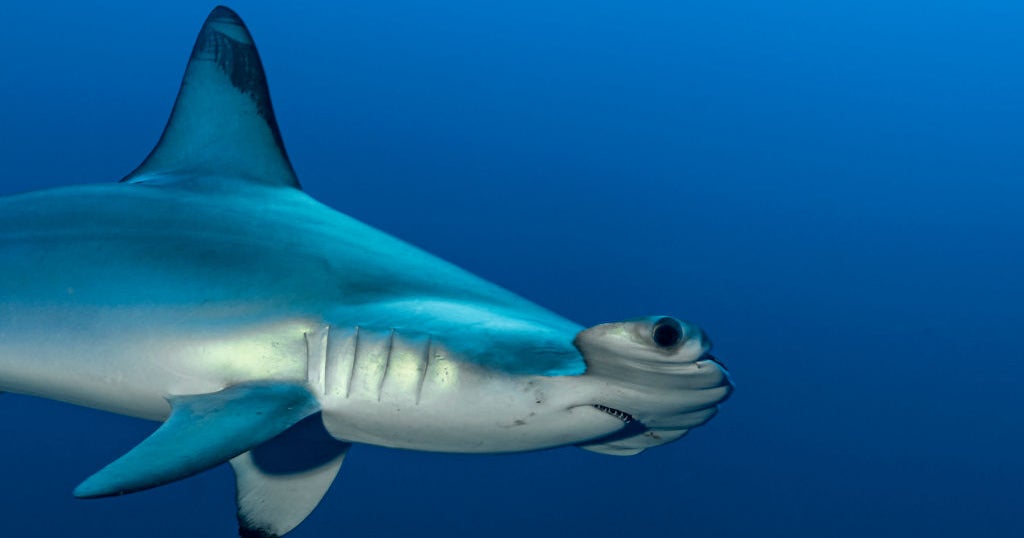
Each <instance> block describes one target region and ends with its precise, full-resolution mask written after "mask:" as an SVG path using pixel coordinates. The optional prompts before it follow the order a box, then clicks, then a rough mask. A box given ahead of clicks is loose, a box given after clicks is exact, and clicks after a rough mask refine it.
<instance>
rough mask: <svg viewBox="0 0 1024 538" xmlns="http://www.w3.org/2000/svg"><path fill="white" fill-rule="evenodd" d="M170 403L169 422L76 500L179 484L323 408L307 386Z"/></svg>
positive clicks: (238, 388) (78, 491) (263, 387)
mask: <svg viewBox="0 0 1024 538" xmlns="http://www.w3.org/2000/svg"><path fill="white" fill-rule="evenodd" d="M169 401H170V403H171V415H170V417H168V419H167V421H166V422H164V424H163V425H162V426H160V428H158V429H157V430H156V431H155V432H153V434H152V435H150V436H149V437H147V438H146V439H145V440H143V441H142V442H141V443H139V444H138V446H136V447H135V448H133V449H132V450H130V451H129V452H128V453H127V454H125V455H124V456H121V457H120V458H119V459H117V460H116V461H114V462H113V463H111V464H110V465H107V466H106V467H104V468H103V469H101V470H100V471H99V472H97V473H96V474H94V475H92V476H90V477H89V478H88V479H86V480H85V481H84V482H82V483H81V484H79V486H78V487H77V488H75V496H76V497H85V498H92V497H106V496H109V495H119V494H123V493H132V492H135V491H140V490H144V489H149V488H152V487H156V486H160V485H163V484H167V483H169V482H174V481H176V480H181V479H182V478H186V477H189V476H192V475H194V474H197V473H200V472H202V471H205V470H207V469H210V468H211V467H215V466H217V465H219V464H221V463H223V462H225V461H228V460H229V459H231V458H233V457H235V456H237V455H239V454H241V453H242V452H245V451H246V450H249V449H250V448H252V447H255V446H257V445H260V444H262V443H264V442H266V441H267V440H269V439H272V438H273V437H275V436H277V435H278V434H280V433H281V432H283V431H285V430H287V429H288V428H290V427H292V426H293V425H295V424H296V423H298V422H299V421H301V420H302V419H304V418H306V417H308V416H309V415H311V414H313V413H316V412H317V411H318V410H319V405H318V403H317V402H316V399H315V398H314V397H313V396H312V395H311V394H310V393H309V391H308V390H306V388H305V387H302V386H300V385H293V384H285V383H249V384H244V385H235V386H232V387H228V388H226V389H224V390H222V391H220V392H215V393H212V394H199V395H191V396H178V397H173V398H170V399H169Z"/></svg>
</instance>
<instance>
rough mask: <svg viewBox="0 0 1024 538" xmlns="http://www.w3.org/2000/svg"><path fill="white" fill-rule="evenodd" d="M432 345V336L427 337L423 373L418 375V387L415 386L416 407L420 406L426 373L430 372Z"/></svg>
mask: <svg viewBox="0 0 1024 538" xmlns="http://www.w3.org/2000/svg"><path fill="white" fill-rule="evenodd" d="M433 345H434V337H433V335H429V334H428V335H427V345H426V349H425V350H424V351H423V372H422V373H421V374H420V382H419V385H417V386H416V405H419V404H420V398H421V397H422V396H423V385H424V384H425V383H426V381H427V371H428V370H430V356H431V355H432V353H431V347H433Z"/></svg>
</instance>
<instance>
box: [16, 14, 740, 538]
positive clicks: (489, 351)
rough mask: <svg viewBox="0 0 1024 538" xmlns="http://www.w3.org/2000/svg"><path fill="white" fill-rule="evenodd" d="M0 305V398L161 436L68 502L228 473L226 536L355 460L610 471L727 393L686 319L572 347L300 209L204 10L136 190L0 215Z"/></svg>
mask: <svg viewBox="0 0 1024 538" xmlns="http://www.w3.org/2000/svg"><path fill="white" fill-rule="evenodd" d="M0 297H3V301H2V302H0V391H9V392H17V393H23V394H29V395H35V396H40V397H44V398H50V399H55V400H61V401H65V402H69V403H73V404H77V405H82V406H87V407H91V408H96V409H101V410H106V411H111V412H115V413H121V414H125V415H130V416H134V417H140V418H145V419H150V420H156V421H162V422H163V425H161V426H160V427H159V428H157V430H156V431H155V432H154V433H153V434H152V435H151V436H150V437H148V438H146V439H145V440H143V441H142V442H141V443H140V444H139V445H137V446H136V447H135V448H133V449H132V450H131V451H129V452H128V453H126V454H125V455H124V456H122V457H121V458H119V459H118V460H116V461H114V462H113V463H111V464H109V465H108V466H107V467H105V468H103V469H102V470H100V471H99V472H97V473H95V474H94V475H92V476H90V477H89V478H87V479H86V480H85V481H83V482H82V483H81V484H80V485H79V486H78V488H76V490H75V494H76V495H77V496H79V497H83V498H92V497H103V496H110V495H118V494H123V493H130V492H134V491H140V490H143V489H148V488H152V487H156V486H159V485H162V484H166V483H169V482H173V481H176V480H180V479H182V478H186V477H188V476H192V475H194V474H197V473H200V472H202V471H205V470H207V469H210V468H212V467H214V466H216V465H219V464H221V463H224V462H230V463H231V465H232V468H233V469H234V471H235V475H236V480H237V492H238V495H237V499H236V500H237V503H238V520H239V529H240V530H239V533H240V535H241V536H250V537H252V536H258V537H267V536H280V535H283V534H286V533H287V532H289V531H290V530H292V529H293V528H295V526H297V525H298V524H300V523H301V522H302V521H303V520H304V519H305V518H306V516H307V515H308V514H309V513H310V512H311V511H312V510H313V509H314V508H315V507H316V505H317V504H318V503H319V502H320V499H321V498H322V497H323V495H324V493H325V492H326V491H327V488H328V487H329V486H330V485H331V483H332V482H333V480H334V478H335V476H336V474H337V472H338V470H339V468H340V466H341V464H342V462H343V461H344V458H345V456H346V454H347V452H348V449H349V447H350V446H351V444H352V443H370V444H376V445H381V446H388V447H397V448H406V449H413V450H426V451H442V452H459V453H499V452H518V451H529V450H539V449H545V448H553V447H559V446H571V445H574V446H579V447H581V448H584V449H587V450H591V451H594V452H599V453H604V454H613V455H630V454H636V453H638V452H641V451H643V450H645V449H647V448H650V447H653V446H658V445H661V444H665V443H668V442H671V441H674V440H676V439H678V438H680V437H682V436H683V435H684V434H686V433H687V432H688V431H689V430H690V429H692V428H694V427H697V426H700V425H701V424H703V423H705V422H707V421H708V420H710V419H711V417H712V416H714V414H715V413H716V412H717V409H718V404H720V403H721V402H722V401H724V400H725V399H726V398H727V397H728V396H729V394H730V393H731V391H732V384H731V382H730V379H729V375H728V373H727V372H726V370H725V369H724V367H722V366H721V364H720V363H719V362H718V361H717V360H716V359H714V357H712V356H710V355H709V354H708V350H709V348H710V342H709V341H708V339H707V337H706V336H705V335H704V333H703V331H701V330H700V329H699V328H697V327H696V326H694V325H692V324H689V323H686V322H682V321H679V320H676V319H675V318H671V317H665V316H654V317H649V318H640V319H634V320H629V321H624V322H617V323H607V324H602V325H598V326H595V327H591V328H588V329H584V328H583V327H581V326H579V325H577V324H575V323H573V322H571V321H569V320H566V319H565V318H563V317H561V316H558V315H557V314H554V313H552V312H550V311H548V310H546V309H544V308H542V307H540V306H537V305H535V304H533V303H531V302H529V301H527V300H525V299H523V298H521V297H519V296H517V295H515V294H513V293H511V292H509V291H507V290H504V289H502V288H500V287H498V286H496V285H494V284H491V283H489V282H487V281H484V280H482V279H480V278H478V277H476V276H474V275H472V274H470V273H467V272H466V271H463V270H462V269H459V268H457V267H455V266H453V265H451V264H449V263H447V262H444V261H442V260H440V259H438V258H435V257H434V256H431V255H430V254H427V253H426V252H424V251H422V250H419V249H417V248H415V247H413V246H411V245H408V244H406V243H404V242H402V241H400V240H398V239H395V238H394V237H391V236H389V235H387V234H385V233H383V232H381V231H379V230H376V229H374V228H372V227H370V226H367V225H365V224H363V223H361V222H359V221H356V220H355V219H352V218H351V217H348V216H346V215H343V214H341V213H339V212H337V211H335V210H333V209H331V208H329V207H327V206H325V205H323V204H321V203H319V202H317V201H315V200H313V199H312V198H310V197H309V196H308V195H306V194H305V193H304V192H302V190H301V188H300V186H299V182H298V179H297V178H296V177H295V174H294V171H293V170H292V167H291V164H290V162H289V160H288V157H287V154H286V153H285V150H284V145H283V142H282V140H281V135H280V133H279V131H278V128H277V122H276V120H275V118H274V114H273V109H272V107H271V105H270V97H269V93H268V91H267V87H266V81H265V77H264V74H263V68H262V65H261V64H260V61H259V56H258V55H257V53H256V49H255V46H254V45H253V42H252V39H251V37H250V35H249V32H248V30H247V29H246V28H245V25H244V24H243V23H242V21H241V20H240V19H239V18H238V16H237V15H236V14H235V13H234V12H232V11H231V10H229V9H227V8H224V7H218V8H216V9H214V10H213V12H212V13H211V14H210V16H209V17H208V19H207V21H206V23H205V24H204V25H203V27H202V29H201V31H200V33H199V37H198V38H197V40H196V44H195V47H194V49H193V52H192V57H191V60H190V62H189V65H188V67H187V69H186V72H185V76H184V80H183V83H182V86H181V90H180V92H179V94H178V99H177V101H176V102H175V106H174V110H173V112H172V114H171V118H170V120H169V121H168V123H167V126H166V128H165V130H164V133H163V135H162V137H161V139H160V142H159V143H158V144H157V146H156V147H155V148H154V149H153V151H152V152H151V153H150V155H149V156H148V157H147V158H146V160H145V161H144V162H143V163H142V164H141V165H140V166H139V167H138V168H137V169H136V170H135V171H134V172H132V173H131V174H129V175H128V176H127V177H125V178H124V179H123V180H122V181H121V182H119V183H109V184H98V185H83V186H75V187H68V188H62V189H53V190H47V191H38V192H32V193H26V194H22V195H18V196H12V197H7V198H3V199H0ZM283 454H284V455H286V456H282V455H283ZM282 458H283V459H284V460H286V461H283V462H282V461H280V460H281V459H282ZM281 469H288V471H287V472H284V471H282V470H281Z"/></svg>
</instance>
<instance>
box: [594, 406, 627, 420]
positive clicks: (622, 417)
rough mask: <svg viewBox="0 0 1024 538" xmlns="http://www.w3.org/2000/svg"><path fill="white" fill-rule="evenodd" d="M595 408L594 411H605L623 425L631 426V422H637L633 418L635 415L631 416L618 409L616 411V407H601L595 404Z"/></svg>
mask: <svg viewBox="0 0 1024 538" xmlns="http://www.w3.org/2000/svg"><path fill="white" fill-rule="evenodd" d="M593 406H594V409H598V410H601V411H604V412H605V413H608V414H609V415H611V416H613V417H615V418H617V419H619V420H621V421H622V423H623V424H629V423H630V422H633V420H635V419H634V418H633V415H630V414H629V413H627V412H625V411H619V410H618V409H615V408H614V407H608V406H606V405H601V404H593Z"/></svg>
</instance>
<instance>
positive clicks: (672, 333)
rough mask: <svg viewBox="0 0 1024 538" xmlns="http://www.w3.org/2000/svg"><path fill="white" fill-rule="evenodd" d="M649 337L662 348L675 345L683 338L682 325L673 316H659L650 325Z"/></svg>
mask: <svg viewBox="0 0 1024 538" xmlns="http://www.w3.org/2000/svg"><path fill="white" fill-rule="evenodd" d="M651 339H652V340H654V343H655V344H656V345H657V346H658V347H660V348H662V349H668V348H672V347H675V346H677V345H679V342H681V341H682V340H683V326H682V325H680V323H679V321H678V320H676V319H674V318H661V319H659V320H658V321H655V322H654V326H653V327H651Z"/></svg>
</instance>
